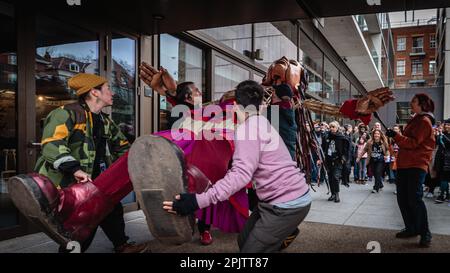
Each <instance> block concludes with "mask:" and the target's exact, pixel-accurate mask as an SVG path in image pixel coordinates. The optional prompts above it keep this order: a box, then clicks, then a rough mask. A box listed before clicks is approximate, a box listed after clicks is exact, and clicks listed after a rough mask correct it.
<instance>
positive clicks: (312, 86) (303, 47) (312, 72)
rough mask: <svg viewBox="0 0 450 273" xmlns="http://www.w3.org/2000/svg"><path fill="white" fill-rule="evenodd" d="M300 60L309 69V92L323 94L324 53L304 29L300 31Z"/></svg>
mask: <svg viewBox="0 0 450 273" xmlns="http://www.w3.org/2000/svg"><path fill="white" fill-rule="evenodd" d="M300 60H301V62H302V63H303V65H304V66H305V68H306V70H307V71H308V75H309V77H308V78H309V81H308V92H311V93H318V94H321V93H322V89H323V88H322V69H323V67H322V63H323V53H322V51H320V50H319V48H318V47H317V46H316V45H315V44H314V43H313V42H312V41H311V40H310V39H309V38H308V37H307V36H306V35H305V34H304V33H303V31H301V32H300Z"/></svg>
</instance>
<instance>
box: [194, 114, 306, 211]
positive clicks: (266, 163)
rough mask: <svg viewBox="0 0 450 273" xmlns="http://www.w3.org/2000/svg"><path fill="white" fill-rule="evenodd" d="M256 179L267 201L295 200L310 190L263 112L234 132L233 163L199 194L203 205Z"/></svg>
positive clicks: (263, 198) (260, 193) (215, 201)
mask: <svg viewBox="0 0 450 273" xmlns="http://www.w3.org/2000/svg"><path fill="white" fill-rule="evenodd" d="M250 181H253V182H254V184H255V186H256V187H255V188H256V194H257V196H258V198H259V199H260V200H261V201H262V202H265V203H270V204H279V203H284V202H288V201H292V200H294V199H297V198H299V197H301V196H303V195H304V194H305V193H306V192H307V191H308V185H307V184H306V181H305V176H304V174H303V173H301V172H300V170H299V169H298V168H297V164H296V163H295V162H294V161H293V160H292V158H291V156H290V154H289V151H288V149H287V148H286V145H285V144H284V142H283V140H282V139H281V137H280V135H279V134H278V132H277V131H276V130H275V129H274V128H273V127H272V126H271V125H270V123H269V121H268V120H267V119H266V118H265V117H263V116H251V117H249V118H248V119H247V120H246V121H245V122H244V123H242V124H240V125H239V126H238V128H237V129H236V132H235V152H234V155H233V164H232V167H231V169H230V170H229V171H228V172H227V174H226V175H225V177H224V178H223V179H221V180H219V181H217V182H216V183H215V184H214V185H213V186H212V187H211V188H210V189H209V190H208V191H207V192H205V193H202V194H197V195H196V197H197V202H198V205H199V207H200V208H206V207H208V206H209V205H210V204H211V203H212V204H216V203H217V202H219V201H224V200H227V199H228V198H229V197H230V196H231V195H233V194H234V193H236V192H237V191H239V190H240V189H242V188H244V187H245V186H246V185H247V184H248V183H249V182H250Z"/></svg>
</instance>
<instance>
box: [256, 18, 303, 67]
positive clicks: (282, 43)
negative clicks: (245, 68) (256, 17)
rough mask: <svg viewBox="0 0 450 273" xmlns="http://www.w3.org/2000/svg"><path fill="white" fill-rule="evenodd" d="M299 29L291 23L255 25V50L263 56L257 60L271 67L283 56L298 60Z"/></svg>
mask: <svg viewBox="0 0 450 273" xmlns="http://www.w3.org/2000/svg"><path fill="white" fill-rule="evenodd" d="M297 40H298V39H297V27H296V26H295V25H294V24H292V23H291V22H290V21H283V22H274V23H259V24H255V50H258V49H259V50H260V52H262V53H263V54H262V55H260V56H257V58H256V60H257V61H258V62H259V63H261V64H262V65H264V66H266V67H269V66H270V65H271V64H272V62H273V61H274V60H277V59H279V58H280V57H281V56H286V57H287V58H288V59H294V60H297Z"/></svg>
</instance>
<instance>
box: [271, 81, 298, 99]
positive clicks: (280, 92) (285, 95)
mask: <svg viewBox="0 0 450 273" xmlns="http://www.w3.org/2000/svg"><path fill="white" fill-rule="evenodd" d="M273 88H274V89H275V94H277V97H279V98H280V99H291V98H292V96H293V95H294V94H293V92H292V89H291V87H290V86H289V85H287V84H280V85H274V86H273Z"/></svg>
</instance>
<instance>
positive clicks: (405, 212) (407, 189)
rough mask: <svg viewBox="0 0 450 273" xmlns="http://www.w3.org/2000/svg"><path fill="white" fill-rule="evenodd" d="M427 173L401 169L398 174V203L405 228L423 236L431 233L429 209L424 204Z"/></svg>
mask: <svg viewBox="0 0 450 273" xmlns="http://www.w3.org/2000/svg"><path fill="white" fill-rule="evenodd" d="M425 176H426V172H425V171H424V170H422V169H418V168H411V169H399V170H398V172H397V202H398V206H399V207H400V211H401V213H402V217H403V221H404V222H405V228H406V229H407V230H408V231H411V232H415V233H417V234H419V235H421V236H424V235H426V234H427V233H429V232H430V230H429V226H428V215H427V208H426V207H425V203H424V202H423V200H422V198H423V187H422V185H423V183H424V181H425Z"/></svg>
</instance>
